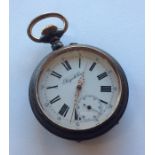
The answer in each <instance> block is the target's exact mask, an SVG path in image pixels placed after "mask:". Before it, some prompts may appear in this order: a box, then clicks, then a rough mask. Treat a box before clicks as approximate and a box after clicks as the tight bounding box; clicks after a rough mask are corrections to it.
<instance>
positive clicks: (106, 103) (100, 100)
mask: <svg viewBox="0 0 155 155" xmlns="http://www.w3.org/2000/svg"><path fill="white" fill-rule="evenodd" d="M99 101H100V102H102V103H104V104H108V102H106V101H103V100H101V99H100V100H99Z"/></svg>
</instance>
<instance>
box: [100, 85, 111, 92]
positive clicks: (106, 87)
mask: <svg viewBox="0 0 155 155" xmlns="http://www.w3.org/2000/svg"><path fill="white" fill-rule="evenodd" d="M101 92H111V86H101Z"/></svg>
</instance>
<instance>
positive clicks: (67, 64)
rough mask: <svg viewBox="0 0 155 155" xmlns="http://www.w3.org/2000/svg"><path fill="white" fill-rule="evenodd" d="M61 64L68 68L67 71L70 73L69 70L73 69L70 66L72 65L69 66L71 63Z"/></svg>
mask: <svg viewBox="0 0 155 155" xmlns="http://www.w3.org/2000/svg"><path fill="white" fill-rule="evenodd" d="M61 64H62V65H63V66H64V67H65V68H66V70H67V71H69V70H71V69H72V68H71V66H70V64H69V62H68V61H67V60H65V61H64V62H62V63H61Z"/></svg>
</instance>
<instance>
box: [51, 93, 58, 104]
mask: <svg viewBox="0 0 155 155" xmlns="http://www.w3.org/2000/svg"><path fill="white" fill-rule="evenodd" d="M60 99H61V98H60V96H59V95H58V96H56V97H55V98H53V99H52V100H51V101H50V103H51V104H53V103H55V102H57V101H59V100H60Z"/></svg>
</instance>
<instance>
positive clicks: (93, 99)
mask: <svg viewBox="0 0 155 155" xmlns="http://www.w3.org/2000/svg"><path fill="white" fill-rule="evenodd" d="M53 17H54V18H58V19H60V20H61V21H62V22H63V24H64V27H63V28H62V29H60V28H58V27H57V26H55V25H50V26H48V27H46V28H44V29H43V30H42V32H41V37H40V38H36V37H35V36H33V34H32V29H33V26H34V25H35V24H36V23H37V22H39V21H40V20H43V19H45V18H53ZM67 28H68V22H67V20H66V18H65V17H64V16H62V15H60V14H58V13H46V14H43V15H40V16H38V17H36V18H35V19H33V20H32V22H31V23H30V25H29V27H28V31H27V32H28V36H29V37H30V38H31V39H32V40H33V41H35V42H39V43H50V44H51V46H52V49H53V51H52V52H51V53H49V54H48V55H47V56H46V57H45V58H43V60H42V61H41V62H40V63H39V65H38V66H37V68H36V69H35V71H34V73H33V75H32V78H31V81H30V86H29V99H30V105H31V108H32V111H33V113H34V115H35V116H36V118H37V120H38V121H39V122H40V123H41V124H42V125H43V126H44V127H45V128H46V129H47V130H48V131H50V132H51V133H53V134H55V135H57V136H60V137H62V138H66V139H71V140H77V141H81V140H86V139H91V138H95V137H97V136H100V135H102V134H104V133H106V132H107V131H109V130H110V129H111V128H112V127H114V126H115V125H116V124H118V122H119V120H120V118H121V117H122V115H123V113H124V111H125V109H126V106H127V101H128V92H129V91H128V83H127V78H126V76H125V73H124V71H123V69H122V67H121V66H120V65H119V63H118V62H117V61H116V60H115V59H114V58H113V57H112V56H111V55H109V54H108V53H107V52H105V51H103V50H101V49H99V48H96V47H93V46H90V45H83V44H77V43H71V44H70V45H68V46H64V45H63V43H62V42H61V41H60V38H61V37H62V35H63V34H64V32H66V30H67Z"/></svg>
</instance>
